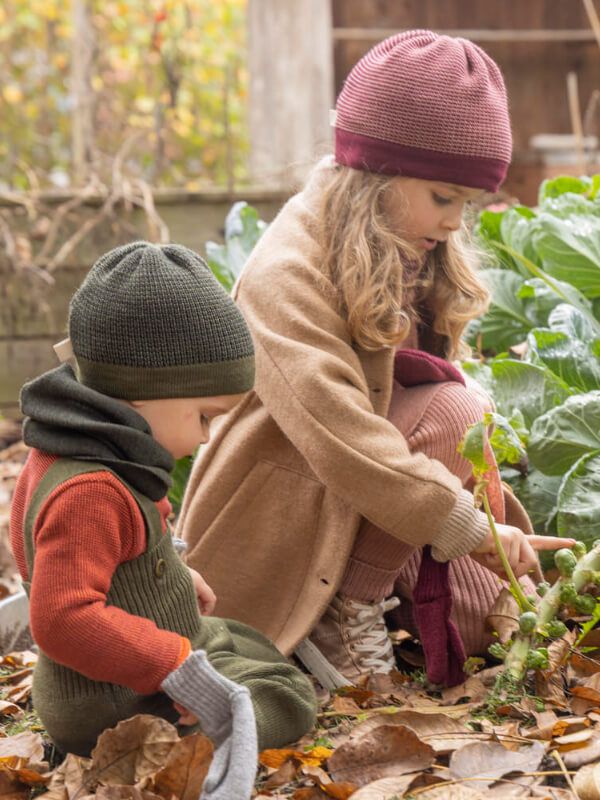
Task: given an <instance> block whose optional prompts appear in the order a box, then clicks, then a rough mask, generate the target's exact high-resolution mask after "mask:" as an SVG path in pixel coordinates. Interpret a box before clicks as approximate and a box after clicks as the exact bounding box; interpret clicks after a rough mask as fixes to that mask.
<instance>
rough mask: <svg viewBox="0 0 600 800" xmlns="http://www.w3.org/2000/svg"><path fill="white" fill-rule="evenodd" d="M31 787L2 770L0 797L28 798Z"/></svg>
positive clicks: (15, 799) (5, 799)
mask: <svg viewBox="0 0 600 800" xmlns="http://www.w3.org/2000/svg"><path fill="white" fill-rule="evenodd" d="M29 794H30V789H29V787H28V786H24V785H23V784H22V783H19V782H18V781H15V780H14V779H13V778H12V777H11V776H10V775H8V774H7V773H6V772H0V797H2V798H3V800H28V798H29Z"/></svg>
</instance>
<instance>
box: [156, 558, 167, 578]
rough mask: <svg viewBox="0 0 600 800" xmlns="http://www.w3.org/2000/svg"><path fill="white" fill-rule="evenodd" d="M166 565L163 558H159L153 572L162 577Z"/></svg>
mask: <svg viewBox="0 0 600 800" xmlns="http://www.w3.org/2000/svg"><path fill="white" fill-rule="evenodd" d="M166 566H167V565H166V562H165V560H164V558H159V559H158V561H157V562H156V565H155V567H154V574H155V575H156V577H157V578H162V576H163V575H164V574H165V568H166Z"/></svg>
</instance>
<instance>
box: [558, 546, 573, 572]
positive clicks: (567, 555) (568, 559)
mask: <svg viewBox="0 0 600 800" xmlns="http://www.w3.org/2000/svg"><path fill="white" fill-rule="evenodd" d="M554 563H555V564H556V567H557V569H558V571H559V572H560V574H561V576H562V577H563V578H570V577H571V575H572V574H573V572H574V571H575V567H576V566H577V559H576V558H575V555H574V553H573V551H572V550H569V549H568V548H567V547H563V548H562V549H560V550H557V551H556V553H555V554H554Z"/></svg>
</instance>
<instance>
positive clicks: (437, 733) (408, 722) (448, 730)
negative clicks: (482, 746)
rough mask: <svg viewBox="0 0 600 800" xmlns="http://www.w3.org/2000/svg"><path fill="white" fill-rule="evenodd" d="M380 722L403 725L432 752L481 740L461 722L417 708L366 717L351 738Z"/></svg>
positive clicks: (455, 748)
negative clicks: (422, 712) (424, 712)
mask: <svg viewBox="0 0 600 800" xmlns="http://www.w3.org/2000/svg"><path fill="white" fill-rule="evenodd" d="M381 725H403V726H404V727H406V728H410V730H411V731H412V732H413V733H414V734H416V735H417V736H418V737H419V739H421V741H423V742H427V744H429V745H431V747H432V748H433V749H434V750H435V751H436V753H451V752H452V751H453V750H457V749H458V748H459V747H463V746H464V745H465V744H469V743H470V742H479V741H481V738H482V737H481V735H480V734H476V733H474V732H473V731H472V730H471V729H470V728H467V727H466V725H465V724H464V723H463V722H460V721H458V720H456V719H453V718H452V717H447V716H446V715H445V714H443V713H439V714H421V713H419V712H418V711H412V710H404V709H399V710H398V711H397V712H396V713H395V714H380V715H377V716H373V717H369V719H367V720H365V721H364V722H361V723H360V724H359V725H357V726H356V727H355V728H354V730H353V731H352V734H351V738H355V737H356V736H362V735H364V734H365V733H367V732H368V731H370V730H374V729H375V728H379V727H381Z"/></svg>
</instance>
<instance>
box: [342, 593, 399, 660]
mask: <svg viewBox="0 0 600 800" xmlns="http://www.w3.org/2000/svg"><path fill="white" fill-rule="evenodd" d="M399 605H400V599H399V598H398V597H390V598H388V599H387V600H382V601H381V602H380V603H362V602H361V601H360V600H351V599H350V598H346V608H347V609H348V611H349V612H350V614H349V615H348V616H351V617H353V619H352V622H351V623H350V624H349V625H348V628H349V629H350V631H349V632H350V635H351V638H352V640H353V642H352V649H353V650H354V651H355V652H356V653H360V654H363V655H362V657H361V658H360V662H361V665H362V666H363V667H365V668H366V669H368V670H370V671H372V672H389V671H390V670H392V669H394V668H395V666H396V660H395V658H394V649H393V647H392V642H391V641H390V637H389V635H388V629H387V626H386V624H385V620H384V618H383V615H384V614H386V613H387V612H388V611H391V610H392V609H393V608H396V607H397V606H399Z"/></svg>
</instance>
